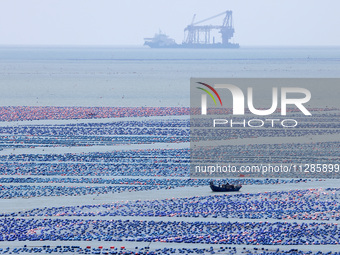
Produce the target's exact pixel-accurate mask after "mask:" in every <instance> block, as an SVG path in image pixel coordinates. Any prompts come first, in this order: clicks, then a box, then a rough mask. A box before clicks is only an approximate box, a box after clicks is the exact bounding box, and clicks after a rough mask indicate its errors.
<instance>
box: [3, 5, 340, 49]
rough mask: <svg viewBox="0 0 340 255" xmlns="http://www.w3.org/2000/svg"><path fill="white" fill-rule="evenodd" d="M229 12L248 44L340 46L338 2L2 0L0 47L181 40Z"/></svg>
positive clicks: (238, 36)
mask: <svg viewBox="0 0 340 255" xmlns="http://www.w3.org/2000/svg"><path fill="white" fill-rule="evenodd" d="M225 10H232V11H233V17H234V26H235V30H236V33H235V36H234V40H233V41H234V42H238V43H240V45H244V46H246V45H247V46H261V45H265V46H268V45H277V46H295V45H301V46H305V45H330V46H340V29H339V27H340V15H339V10H340V1H337V0H317V1H316V0H209V1H208V0H204V1H203V0H167V1H165V0H119V1H118V0H0V45H18V44H23V45H26V44H29V45H31V44H33V45H142V44H143V42H144V41H143V38H144V37H152V36H153V35H154V33H155V32H157V31H158V30H159V29H161V30H162V31H164V32H166V33H167V34H168V35H170V36H171V37H172V38H174V39H176V41H177V42H182V40H183V37H184V36H183V35H184V34H183V29H184V27H185V26H186V25H188V24H189V23H190V22H191V20H192V17H193V15H194V14H196V20H200V19H204V18H207V17H210V16H213V15H215V14H218V13H221V12H223V11H225Z"/></svg>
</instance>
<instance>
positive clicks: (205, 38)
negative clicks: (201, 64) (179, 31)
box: [144, 11, 240, 49]
mask: <svg viewBox="0 0 340 255" xmlns="http://www.w3.org/2000/svg"><path fill="white" fill-rule="evenodd" d="M222 15H223V16H224V18H223V22H222V25H202V23H204V22H206V21H209V20H212V19H215V18H217V17H220V16H222ZM232 15H233V13H232V11H225V12H222V13H220V14H217V15H215V16H212V17H210V18H206V19H203V20H200V21H197V22H195V17H196V15H194V17H193V19H192V22H191V24H190V25H188V26H187V27H186V28H185V29H184V33H185V40H184V42H183V43H181V44H177V43H176V41H175V40H174V39H172V38H170V37H169V36H168V35H166V34H164V33H162V32H161V31H160V32H159V33H156V34H155V36H154V37H152V38H144V40H145V42H144V45H147V46H149V47H151V48H203V49H207V48H239V47H240V45H239V44H238V43H231V42H230V39H231V38H232V37H233V36H234V33H235V30H234V26H233V19H232ZM214 32H215V33H216V32H217V33H218V34H221V40H220V41H219V42H218V41H217V40H215V36H213V33H214Z"/></svg>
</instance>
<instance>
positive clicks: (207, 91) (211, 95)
mask: <svg viewBox="0 0 340 255" xmlns="http://www.w3.org/2000/svg"><path fill="white" fill-rule="evenodd" d="M197 83H198V84H201V85H203V86H205V87H207V88H209V89H210V90H211V91H212V92H213V93H214V94H215V95H216V96H217V98H218V100H219V101H220V104H221V106H222V100H221V97H220V95H219V94H218V93H217V91H216V90H215V89H214V88H213V87H212V86H210V85H209V84H206V83H203V82H197ZM196 88H198V89H200V90H203V91H204V92H206V93H207V94H208V95H209V96H210V97H211V98H212V100H214V103H215V105H217V103H216V99H215V97H214V95H213V94H212V93H211V92H210V91H209V90H207V89H205V88H201V87H196Z"/></svg>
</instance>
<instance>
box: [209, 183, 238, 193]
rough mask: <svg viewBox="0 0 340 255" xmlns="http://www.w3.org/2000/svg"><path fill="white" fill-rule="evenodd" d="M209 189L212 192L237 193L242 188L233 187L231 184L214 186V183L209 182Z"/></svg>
mask: <svg viewBox="0 0 340 255" xmlns="http://www.w3.org/2000/svg"><path fill="white" fill-rule="evenodd" d="M210 188H211V190H212V191H214V192H232V191H239V190H240V189H241V188H242V185H240V184H238V185H233V184H229V183H227V184H222V185H218V186H216V185H214V182H213V181H211V182H210Z"/></svg>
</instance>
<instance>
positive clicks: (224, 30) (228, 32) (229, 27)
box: [183, 11, 235, 45]
mask: <svg viewBox="0 0 340 255" xmlns="http://www.w3.org/2000/svg"><path fill="white" fill-rule="evenodd" d="M223 15H224V19H223V23H222V25H200V24H202V23H204V22H206V21H210V20H212V19H215V18H217V17H220V16H223ZM232 15H233V13H232V11H224V12H222V13H220V14H217V15H214V16H212V17H209V18H206V19H203V20H200V21H197V22H195V18H196V14H195V15H194V16H193V18H192V22H191V24H190V25H188V26H187V27H186V28H185V29H184V32H185V34H186V37H185V40H184V42H183V43H185V44H188V45H195V44H211V32H212V30H217V31H218V32H219V33H221V35H222V45H228V44H230V42H229V40H230V39H231V38H232V37H233V35H234V32H235V30H234V27H233V18H232ZM212 44H215V37H213V42H212Z"/></svg>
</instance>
